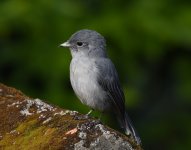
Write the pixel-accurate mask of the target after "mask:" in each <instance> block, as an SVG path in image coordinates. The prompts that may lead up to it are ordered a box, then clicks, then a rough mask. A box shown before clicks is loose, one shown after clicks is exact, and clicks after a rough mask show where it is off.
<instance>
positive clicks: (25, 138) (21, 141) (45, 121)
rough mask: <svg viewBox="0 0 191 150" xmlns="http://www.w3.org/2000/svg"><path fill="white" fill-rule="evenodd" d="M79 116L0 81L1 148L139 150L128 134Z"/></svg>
mask: <svg viewBox="0 0 191 150" xmlns="http://www.w3.org/2000/svg"><path fill="white" fill-rule="evenodd" d="M81 117H83V115H82V114H80V113H78V112H76V111H70V110H65V109H61V108H59V107H56V106H53V105H50V104H47V103H46V102H43V101H42V100H40V99H32V98H29V97H27V96H25V95H24V94H23V93H22V92H20V91H18V90H16V89H14V88H10V87H7V86H5V85H3V84H0V149H3V150H4V149H5V150H6V149H11V150H12V149H17V150H29V149H30V150H31V149H36V150H38V149H40V150H41V149H42V150H45V149H46V150H47V149H50V150H58V149H59V150H60V149H66V150H67V149H68V150H71V149H76V150H87V149H92V150H94V149H96V150H103V149H114V150H117V149H119V150H141V147H140V146H139V145H136V143H135V142H134V141H133V140H132V139H130V138H129V137H127V136H125V135H123V134H121V133H119V132H117V131H115V130H113V129H111V128H109V127H107V126H105V125H102V124H100V123H99V122H98V121H97V120H95V119H93V118H87V119H79V118H81Z"/></svg>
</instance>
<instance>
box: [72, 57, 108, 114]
mask: <svg viewBox="0 0 191 150" xmlns="http://www.w3.org/2000/svg"><path fill="white" fill-rule="evenodd" d="M98 74H99V70H98V68H97V67H96V65H95V61H94V60H91V59H88V58H81V59H74V58H73V59H72V61H71V64H70V81H71V84H72V87H73V89H74V92H75V93H76V95H77V96H78V98H79V99H80V100H81V102H82V103H84V104H86V105H88V106H90V107H91V108H94V109H98V110H101V111H104V110H105V109H106V108H105V107H108V106H107V104H105V103H107V102H106V92H105V91H103V89H102V88H101V87H100V86H99V84H98V82H97V76H98Z"/></svg>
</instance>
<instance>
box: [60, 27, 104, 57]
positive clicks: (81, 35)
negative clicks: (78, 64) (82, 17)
mask: <svg viewBox="0 0 191 150" xmlns="http://www.w3.org/2000/svg"><path fill="white" fill-rule="evenodd" d="M60 46H62V47H69V49H70V50H71V54H72V56H73V57H75V56H77V55H78V56H79V55H86V56H89V57H106V52H105V47H106V43H105V39H104V37H103V36H102V35H101V34H99V33H98V32H96V31H93V30H87V29H83V30H80V31H77V32H76V33H74V34H73V35H72V36H71V37H70V39H69V40H68V41H67V42H65V43H63V44H61V45H60Z"/></svg>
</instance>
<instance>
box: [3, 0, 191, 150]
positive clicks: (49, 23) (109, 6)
mask: <svg viewBox="0 0 191 150" xmlns="http://www.w3.org/2000/svg"><path fill="white" fill-rule="evenodd" d="M190 4H191V3H190V1H189V0H187V1H186V0H182V1H180V0H160V1H159V0H158V1H155V0H154V1H153V0H138V1H133V0H118V1H112V0H107V1H99V0H54V1H53V0H52V1H50V0H33V1H32V0H29V1H26V0H1V1H0V82H1V83H4V84H6V85H9V86H12V87H15V88H17V89H20V90H21V91H23V92H24V93H25V94H27V95H29V96H31V97H34V98H35V97H38V98H40V99H45V100H47V101H49V102H50V103H53V104H56V105H60V107H62V108H67V109H71V110H77V111H79V112H81V113H87V112H88V110H89V109H88V108H87V107H86V106H83V105H82V104H81V103H80V102H79V100H78V99H77V97H76V96H75V94H74V92H73V90H72V88H71V86H70V81H69V63H70V60H71V55H70V52H69V50H67V49H63V48H58V45H59V44H61V43H63V42H64V41H66V40H67V39H68V38H69V37H70V35H71V34H73V33H74V32H76V31H77V30H80V29H84V28H87V29H93V30H96V31H98V32H100V33H101V34H102V35H103V36H104V37H105V38H106V40H107V49H108V54H109V56H110V58H111V59H112V61H113V62H114V64H115V66H116V68H117V70H118V73H119V76H120V80H121V83H122V85H123V88H124V92H125V95H126V106H127V110H128V112H129V114H130V117H131V119H132V120H133V123H134V126H135V127H136V129H137V130H138V132H139V134H140V136H141V138H142V142H143V147H144V148H145V149H154V150H161V149H163V150H180V149H181V150H182V149H185V150H188V149H191V107H190V106H191V5H190ZM95 116H96V114H95ZM103 122H104V123H106V124H108V125H109V126H111V127H116V125H115V123H114V122H115V121H114V120H112V118H111V117H110V118H109V117H108V116H107V117H104V118H103Z"/></svg>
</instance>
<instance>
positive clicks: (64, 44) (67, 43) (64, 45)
mask: <svg viewBox="0 0 191 150" xmlns="http://www.w3.org/2000/svg"><path fill="white" fill-rule="evenodd" d="M60 46H61V47H70V46H71V44H70V43H69V42H68V41H67V42H64V43H62V44H60Z"/></svg>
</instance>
